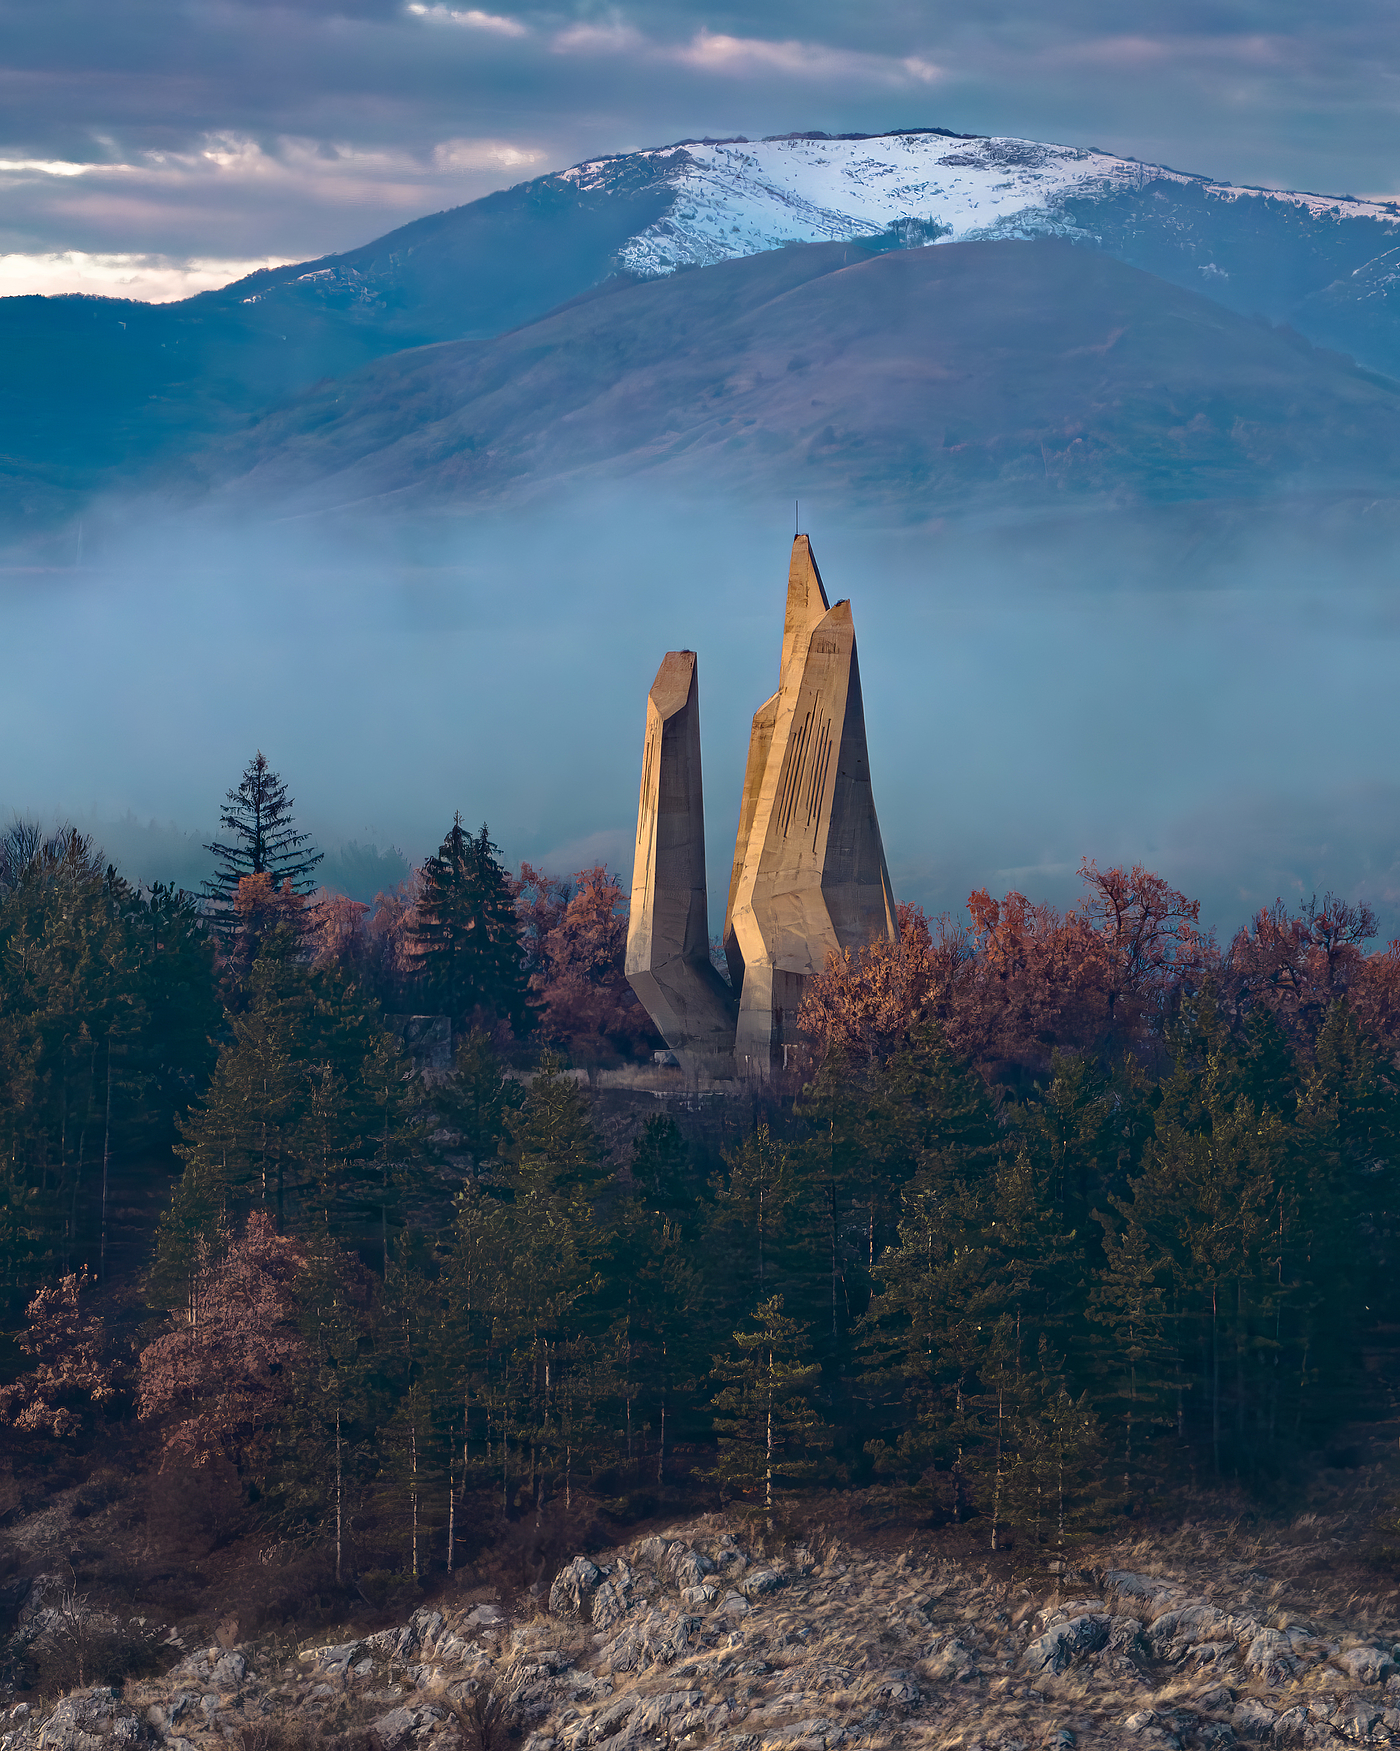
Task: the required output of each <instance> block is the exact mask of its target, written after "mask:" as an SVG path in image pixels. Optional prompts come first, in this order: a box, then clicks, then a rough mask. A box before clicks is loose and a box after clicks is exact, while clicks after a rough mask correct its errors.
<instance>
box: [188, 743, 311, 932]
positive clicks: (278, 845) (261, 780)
mask: <svg viewBox="0 0 1400 1751" xmlns="http://www.w3.org/2000/svg"><path fill="white" fill-rule="evenodd" d="M219 825H220V826H221V827H223V828H225V829H227V831H228V832H229V833H230V834H231V835H232V837H231V838H230V839H228V840H220V839H216V840H214V841H213V842H212V844H209V845H206V846H205V847H204V849H205V850H206V851H207V852H209V853H210V855H211V856H213V857H214V858H215V859H216V860H217V863H216V867H215V870H214V875H213V877H212V879H211V880H209V881H207V882H206V883H205V884H204V892H205V894H206V896H207V898H208V900H209V902H210V917H211V922H212V923H213V925H214V927H215V928H216V929H217V930H219V931H220V932H221V933H222V934H224V935H231V934H232V932H233V929H234V922H235V920H234V910H233V903H234V900H235V898H236V897H237V894H238V884H239V882H241V881H242V880H243V879H244V878H245V877H246V876H255V875H256V876H262V875H265V876H267V877H268V878H269V882H270V885H271V886H272V887H273V888H280V887H281V886H282V885H283V883H285V882H289V883H290V884H291V887H292V891H293V892H295V893H298V894H304V893H307V892H309V891H310V889H311V887H312V886H313V885H314V884H313V883H312V882H311V881H310V880H308V878H309V876H310V875H311V872H312V870H314V869H315V867H316V865H317V864H318V863H320V861H321V859H322V857H323V856H324V855H325V853H324V852H321V851H310V850H308V849H307V847H308V846H309V845H310V843H311V836H310V834H308V833H299V832H298V831H297V830H296V827H295V826H294V825H293V817H292V798H291V797H289V796H288V795H287V786H286V784H285V782H284V781H283V780H282V779H281V778H280V777H279V776H278V774H277V773H275V772H274V771H273V770H272V768H271V767H270V766H269V765H268V763H267V759H266V756H265V755H264V754H263V752H262V750H261V749H259V750H258V752H257V753H256V755H254V757H253V758H252V759H251V760H250V761H249V762H248V766H247V769H246V770H245V771H244V774H243V776H242V778H241V779H240V780H239V781H238V784H237V786H236V787H235V788H234V789H233V790H231V791H229V793H228V799H227V801H226V802H225V804H224V807H223V808H222V810H221V811H220V814H219Z"/></svg>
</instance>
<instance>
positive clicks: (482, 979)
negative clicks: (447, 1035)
mask: <svg viewBox="0 0 1400 1751" xmlns="http://www.w3.org/2000/svg"><path fill="white" fill-rule="evenodd" d="M499 850H500V847H499V846H497V845H493V844H492V843H491V836H490V834H489V832H488V831H487V828H486V823H485V822H484V821H483V823H482V826H481V831H480V832H479V833H477V834H475V835H473V834H471V833H468V832H467V831H466V829H465V828H464V827H463V826H462V817H461V815H460V814H457V815H455V816H454V817H453V820H452V827H451V829H450V831H449V832H448V835H447V837H446V838H445V839H444V840H443V842H442V844H441V846H440V847H439V848H438V852H437V855H436V856H435V857H430V858H429V859H428V861H427V862H426V863H425V864H424V865H423V870H422V877H423V892H422V895H421V896H420V898H419V901H418V905H417V908H416V920H415V923H414V928H413V936H414V942H415V945H416V947H417V949H418V953H419V956H420V957H421V959H420V965H421V967H422V979H423V986H424V993H425V996H426V997H427V998H428V1000H429V1001H430V1002H432V1003H435V1004H436V1005H437V1006H438V1009H439V1011H440V1012H441V1013H442V1014H444V1015H449V1016H451V1018H452V1022H453V1025H454V1027H458V1028H460V1027H463V1026H464V1025H465V1024H466V1023H467V1022H468V1021H469V1020H470V1018H471V1016H472V1014H473V1012H474V1011H476V1010H478V1009H480V1010H484V1011H486V1012H487V1013H488V1014H489V1015H493V1016H496V1017H499V1018H500V1019H501V1020H503V1021H508V1022H509V1023H510V1025H511V1026H512V1027H513V1028H514V1029H515V1031H516V1032H517V1033H519V1032H521V1031H523V1030H524V1028H525V1027H526V1026H528V1023H529V1015H530V1012H529V1008H528V1006H527V1003H526V997H525V971H524V955H523V952H522V949H521V943H520V922H519V919H518V918H517V917H516V912H515V899H514V896H513V895H512V893H511V889H510V877H509V876H508V875H507V873H506V871H505V869H504V867H503V866H502V865H501V864H500V863H499V862H498V861H497V854H498V852H499Z"/></svg>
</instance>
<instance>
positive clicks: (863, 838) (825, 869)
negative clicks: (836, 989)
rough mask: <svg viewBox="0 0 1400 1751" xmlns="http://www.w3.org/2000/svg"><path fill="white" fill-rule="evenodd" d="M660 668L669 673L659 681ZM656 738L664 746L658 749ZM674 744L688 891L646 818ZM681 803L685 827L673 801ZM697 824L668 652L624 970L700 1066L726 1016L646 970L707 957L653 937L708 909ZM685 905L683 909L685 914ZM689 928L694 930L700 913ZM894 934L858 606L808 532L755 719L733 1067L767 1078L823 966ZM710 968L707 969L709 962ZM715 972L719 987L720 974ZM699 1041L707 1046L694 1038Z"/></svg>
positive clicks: (731, 958) (677, 685)
mask: <svg viewBox="0 0 1400 1751" xmlns="http://www.w3.org/2000/svg"><path fill="white" fill-rule="evenodd" d="M687 664H688V667H687V666H686V665H687ZM668 665H671V666H672V668H670V669H668ZM665 677H670V678H669V679H667V681H666V685H665V687H664V688H663V678H665ZM683 684H684V688H685V691H684V696H683V702H682V685H683ZM658 690H661V691H660V693H659V692H658ZM658 700H660V702H659V703H658ZM667 713H669V714H670V715H669V716H667V715H666V714H667ZM654 720H655V721H654ZM672 723H674V724H675V726H676V728H675V730H674V731H672V730H671V729H670V728H669V727H668V728H666V729H664V731H663V728H662V727H661V726H662V725H663V724H664V725H667V726H669V725H670V724H672ZM692 734H693V736H694V741H693V751H692V743H691V741H690V739H689V738H690V737H691V735H692ZM668 736H669V737H671V741H670V742H669V743H668V741H667V737H668ZM654 741H655V745H656V747H657V749H658V750H662V751H663V753H662V755H658V756H657V757H656V758H654V756H653V742H654ZM667 746H672V747H674V750H675V752H674V755H673V761H674V762H675V765H674V767H673V769H672V770H673V771H674V773H675V774H676V775H677V776H675V777H673V779H672V780H671V782H673V783H675V784H676V785H677V787H678V788H677V792H676V794H677V797H679V796H680V794H681V792H682V791H683V792H684V798H685V801H684V809H685V811H687V812H686V822H687V826H686V828H685V841H686V845H687V847H689V848H690V850H689V851H688V853H687V855H688V856H690V857H692V858H693V856H694V855H695V853H694V849H693V848H694V847H695V846H697V845H698V846H699V847H700V851H699V859H700V861H699V863H698V865H697V864H695V863H693V862H691V863H686V864H685V875H686V880H688V884H689V885H688V886H686V887H685V889H684V899H683V897H682V873H681V864H682V862H684V859H680V860H675V859H673V861H672V862H671V863H666V864H665V871H666V872H669V873H663V860H662V859H661V857H660V853H659V851H658V850H657V849H656V847H658V846H659V844H660V839H659V838H658V836H657V832H656V830H655V828H654V827H651V826H649V824H648V823H649V821H650V820H651V819H652V817H653V816H655V817H657V818H659V812H658V811H659V809H661V808H663V807H664V806H665V805H662V804H658V803H656V802H653V803H651V804H650V805H649V803H648V797H649V794H651V793H655V794H656V795H657V796H658V797H659V796H660V794H661V793H660V791H659V790H657V786H658V785H660V784H661V783H662V779H661V776H660V774H661V770H662V766H663V765H664V749H665V748H666V747H667ZM653 767H655V772H653ZM682 767H683V768H684V772H685V778H684V781H683V782H682V781H681V779H680V777H679V773H680V771H681V768H682ZM671 807H672V809H673V811H674V812H675V818H676V820H677V822H679V820H680V811H681V805H680V803H679V801H677V802H676V803H673V804H672V805H671ZM649 808H650V814H649V812H648V811H649ZM677 831H679V828H678V829H677ZM703 833H704V828H703V822H702V820H701V800H700V744H699V712H698V707H697V705H696V703H695V659H694V657H693V656H692V655H691V654H690V653H689V652H672V653H671V654H670V655H669V656H668V657H667V658H666V661H665V662H664V663H663V664H662V666H661V671H660V673H659V674H658V675H657V679H656V684H655V686H654V687H653V688H652V695H651V701H650V702H649V705H648V717H647V742H646V750H645V752H644V755H643V774H642V802H641V810H640V813H639V815H638V827H637V857H638V862H637V866H636V872H635V874H634V878H633V900H632V908H633V909H632V922H631V926H630V931H629V937H628V957H627V970H628V977H629V978H630V979H631V981H632V986H633V989H634V990H635V991H636V992H637V995H638V996H639V997H640V998H641V1000H642V1002H643V1003H644V1004H645V1005H646V1007H647V1010H648V1011H649V1013H650V1014H651V1016H652V1019H653V1020H654V1021H655V1022H656V1024H657V1027H658V1028H659V1029H660V1030H661V1033H662V1034H663V1035H664V1037H665V1039H666V1042H667V1044H668V1045H669V1046H671V1048H672V1050H673V1051H676V1052H677V1054H678V1056H680V1057H681V1060H682V1063H686V1062H687V1055H689V1057H690V1059H691V1061H697V1060H698V1059H700V1058H703V1059H705V1060H706V1061H707V1062H709V1063H711V1064H713V1063H715V1062H716V1061H717V1060H716V1054H715V1041H716V1039H717V1037H718V1026H719V1023H718V1020H717V1018H716V1016H715V1011H714V1009H713V1008H712V1007H705V1008H704V1009H703V1015H704V1021H703V1025H700V1024H699V1023H698V1018H699V1016H700V1015H701V1013H702V1010H701V1008H700V1006H699V1004H698V1003H695V1004H693V1005H692V1006H691V1008H692V1009H693V1011H694V1014H695V1016H696V1017H697V1022H695V1023H692V1022H691V1021H690V1020H689V1019H688V1016H689V1014H690V1010H687V1011H686V1012H685V1013H682V1012H681V1010H680V1009H678V1007H677V1004H676V1002H675V1000H674V999H673V998H669V997H667V998H662V997H661V996H659V995H658V994H657V991H658V987H659V980H658V978H657V975H656V974H655V973H654V972H650V973H649V972H648V970H647V969H649V968H655V967H656V966H658V965H663V964H664V965H666V966H671V965H674V964H677V962H678V961H684V962H685V965H686V967H687V968H688V969H689V968H697V967H698V961H697V960H696V957H695V954H694V952H693V951H685V952H680V951H672V950H670V949H669V948H668V949H667V950H666V951H665V953H664V954H662V955H661V956H660V957H659V958H658V951H657V947H656V945H657V944H658V943H665V944H668V945H669V944H671V943H673V942H679V941H680V937H679V936H678V935H677V929H678V926H676V925H668V926H666V927H664V928H663V927H662V926H660V925H659V924H658V923H657V919H658V918H659V916H660V914H661V912H662V911H663V910H664V911H666V913H667V916H674V917H675V918H677V919H679V917H680V914H681V912H682V910H684V908H685V907H686V906H688V907H689V908H691V910H692V911H693V909H694V908H695V906H696V905H697V904H698V906H699V908H700V913H701V914H702V915H703V912H704V880H705V877H704V853H703ZM648 846H651V847H652V849H651V850H650V852H648V851H647V847H648ZM697 871H698V874H697ZM697 883H698V886H697ZM697 894H698V896H699V898H698V900H697V898H696V895H697ZM690 915H691V914H690V912H687V914H686V916H687V918H689V917H690ZM687 928H688V929H691V930H695V929H696V928H697V927H696V926H695V925H694V924H693V923H690V924H688V925H687ZM895 930H896V926H895V910H894V896H893V893H892V892H891V890H890V880H889V874H888V871H887V870H886V868H885V854H884V849H883V847H882V845H881V842H880V824H879V821H878V819H877V818H876V814H875V800H874V795H873V793H872V790H871V785H870V762H869V756H868V753H867V750H866V742H865V711H864V706H863V704H862V701H861V691H860V669H859V665H858V663H857V660H856V641H855V628H854V625H853V622H852V619H851V610H850V605H849V603H847V602H838V603H837V604H836V606H835V607H834V608H833V607H831V606H830V604H829V603H828V601H827V597H826V591H825V589H824V588H823V586H822V580H821V574H820V572H819V571H818V570H817V564H816V560H815V559H814V558H813V556H812V549H811V543H810V542H809V540H808V538H807V537H806V536H805V535H799V536H798V537H797V538H796V540H795V541H794V542H793V547H792V559H791V563H790V566H789V569H788V592H787V611H786V614H785V617H784V621H783V646H782V655H781V659H780V662H779V670H778V691H777V692H776V693H775V694H774V695H773V697H772V698H771V699H768V700H765V701H764V703H763V704H762V705H761V706H760V707H759V708H758V710H757V712H756V713H755V714H754V720H753V730H752V734H751V736H750V740H749V757H748V765H747V768H746V770H745V774H744V793H743V800H742V802H741V805H740V810H739V832H738V836H737V839H736V842H735V847H734V864H733V870H732V873H731V875H730V881H729V899H728V905H727V907H726V911H725V920H724V949H725V957H726V959H727V961H728V964H729V969H730V981H731V985H730V994H737V997H738V1019H737V1026H733V1025H731V1031H730V1033H729V1035H728V1041H727V1045H728V1047H729V1048H730V1049H732V1053H733V1056H732V1064H733V1069H734V1072H735V1073H737V1074H738V1075H739V1076H741V1077H751V1076H767V1075H770V1074H771V1073H772V1071H773V1070H774V1069H776V1068H780V1067H781V1066H782V1065H783V1063H784V1062H785V1061H786V1055H787V1053H786V1048H787V1047H789V1046H790V1045H791V1044H792V1043H793V1042H794V1039H795V1031H794V1025H795V1022H796V1017H797V1011H798V1009H799V1008H800V1006H801V1003H802V998H803V995H804V993H805V991H806V987H807V983H808V981H809V980H810V979H811V978H812V976H813V974H815V973H818V972H820V971H821V970H822V968H823V967H824V966H825V965H826V962H827V960H828V958H829V957H830V956H831V955H833V954H835V953H837V952H839V951H840V950H842V949H848V948H856V947H859V946H861V945H863V944H865V943H867V942H870V941H872V940H873V939H875V938H876V937H881V936H883V937H886V938H891V939H892V938H893V937H894V935H895ZM686 940H690V939H689V938H687V939H686ZM634 941H635V942H636V944H637V953H636V956H635V964H636V966H637V968H638V973H637V975H635V976H634V974H633V966H634V953H633V943H634ZM705 966H706V968H707V969H708V968H709V961H708V956H706V960H705ZM648 977H650V979H651V983H650V984H648V983H647V982H646V981H647V979H648ZM669 977H670V985H669V986H668V990H669V989H671V988H672V987H676V986H677V983H678V981H677V978H676V976H675V975H670V976H669ZM689 977H690V974H689V973H688V974H687V978H689ZM696 977H698V973H697V975H696ZM716 982H717V983H718V984H719V986H720V988H721V989H723V982H722V981H720V980H718V978H717V976H716ZM690 988H691V986H690V985H687V986H686V989H687V990H689V989H690ZM706 989H707V991H709V990H711V989H712V988H710V987H708V986H707V987H706ZM673 1032H674V1035H675V1037H673ZM702 1039H703V1044H702V1045H700V1046H699V1047H698V1050H697V1047H696V1045H694V1044H692V1043H691V1042H692V1041H699V1040H702ZM678 1042H680V1043H678Z"/></svg>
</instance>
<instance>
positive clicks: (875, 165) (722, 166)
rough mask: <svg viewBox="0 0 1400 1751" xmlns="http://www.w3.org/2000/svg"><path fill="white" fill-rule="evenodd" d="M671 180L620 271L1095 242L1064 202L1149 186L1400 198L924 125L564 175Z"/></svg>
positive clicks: (1309, 204) (673, 154)
mask: <svg viewBox="0 0 1400 1751" xmlns="http://www.w3.org/2000/svg"><path fill="white" fill-rule="evenodd" d="M639 170H642V171H645V172H649V173H650V178H651V179H652V180H654V181H655V182H659V183H662V184H669V185H670V187H671V188H673V189H674V191H675V198H674V200H673V201H672V202H671V204H670V207H669V209H668V210H667V212H666V213H665V214H664V216H663V217H662V218H660V219H658V220H657V221H656V222H655V223H653V224H651V225H649V226H648V227H647V228H646V229H645V230H643V231H641V232H639V233H638V234H637V235H636V236H635V237H633V238H631V239H630V240H629V241H628V242H627V244H626V245H625V246H624V248H623V249H622V250H621V251H620V252H619V258H618V259H619V265H620V266H621V267H623V268H625V269H627V270H629V271H630V272H632V273H635V274H638V275H640V276H643V277H646V278H653V277H655V276H657V275H661V274H668V273H672V272H674V271H675V269H677V268H680V267H692V266H693V267H702V266H707V265H709V264H711V263H713V262H719V261H726V260H729V259H732V258H733V257H736V256H743V255H756V254H758V253H760V252H761V251H763V250H768V249H778V248H781V247H782V246H783V245H784V244H786V243H822V242H830V241H838V240H842V239H845V238H855V237H875V236H879V235H880V234H881V233H883V232H887V231H888V230H889V229H890V228H891V227H892V226H895V227H898V226H903V227H904V228H905V232H906V235H905V238H904V239H903V240H904V241H907V242H911V243H933V242H937V241H943V240H946V241H949V242H966V241H971V240H975V239H981V238H1024V237H1035V236H1044V235H1047V234H1050V235H1053V234H1057V233H1058V234H1061V235H1072V236H1085V235H1086V234H1085V232H1084V231H1083V228H1082V226H1079V225H1076V224H1074V223H1073V222H1072V221H1071V220H1070V219H1069V218H1068V217H1067V216H1066V214H1065V212H1064V207H1065V203H1066V201H1067V200H1069V199H1071V198H1074V197H1079V198H1089V199H1101V198H1103V197H1104V196H1105V195H1109V194H1113V193H1115V192H1118V191H1126V190H1139V189H1141V188H1142V187H1143V186H1144V185H1145V184H1147V183H1150V182H1162V181H1166V182H1171V183H1177V184H1182V185H1195V186H1196V187H1198V188H1199V189H1200V190H1201V191H1202V193H1203V194H1204V195H1206V196H1207V197H1211V198H1214V199H1216V200H1222V201H1231V202H1233V201H1238V200H1241V199H1244V198H1256V199H1261V200H1266V201H1270V202H1286V203H1291V204H1292V205H1294V206H1295V207H1300V208H1305V209H1307V211H1308V212H1309V213H1310V214H1311V215H1312V216H1314V217H1318V216H1320V215H1322V214H1324V213H1335V214H1336V216H1337V217H1338V218H1347V219H1354V218H1369V219H1373V220H1376V221H1378V222H1381V223H1384V224H1387V225H1392V226H1394V225H1400V209H1397V207H1396V205H1395V203H1393V202H1389V203H1380V202H1376V201H1365V200H1355V199H1353V198H1351V197H1345V196H1344V197H1336V196H1325V195H1313V194H1304V193H1297V192H1286V191H1277V190H1271V189H1253V188H1241V187H1236V186H1234V185H1231V184H1228V183H1220V182H1215V181H1212V180H1211V179H1210V178H1209V177H1204V176H1193V175H1189V174H1186V173H1184V172H1182V171H1177V170H1170V169H1168V168H1166V167H1165V166H1163V165H1158V164H1143V163H1140V162H1138V161H1137V160H1136V159H1131V158H1117V157H1114V156H1113V155H1112V154H1111V153H1107V152H1096V151H1092V150H1087V149H1085V148H1082V147H1075V146H1059V145H1052V144H1047V143H1045V142H1043V141H1037V140H1018V139H1012V138H1006V137H993V138H977V137H967V136H962V135H956V134H948V133H945V132H942V131H933V130H917V131H910V132H902V133H893V134H879V135H873V136H866V137H861V136H856V137H845V138H838V139H831V138H827V137H824V136H820V135H801V136H794V137H787V138H781V139H768V140H754V141H750V140H727V141H700V142H696V141H685V142H682V143H680V144H678V145H674V146H664V147H659V148H657V149H655V150H652V151H647V152H634V153H629V154H627V155H626V156H625V157H618V158H599V159H592V160H589V161H587V162H585V163H583V164H579V165H576V166H575V167H574V168H573V169H572V170H569V171H566V172H565V173H564V176H565V179H566V180H569V181H572V182H574V183H576V184H577V185H578V187H579V188H580V190H588V191H593V192H610V191H612V190H613V189H615V188H618V187H619V186H620V185H621V184H622V183H623V181H624V180H625V181H626V182H627V183H628V184H630V185H632V186H635V182H636V178H637V174H638V171H639Z"/></svg>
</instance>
